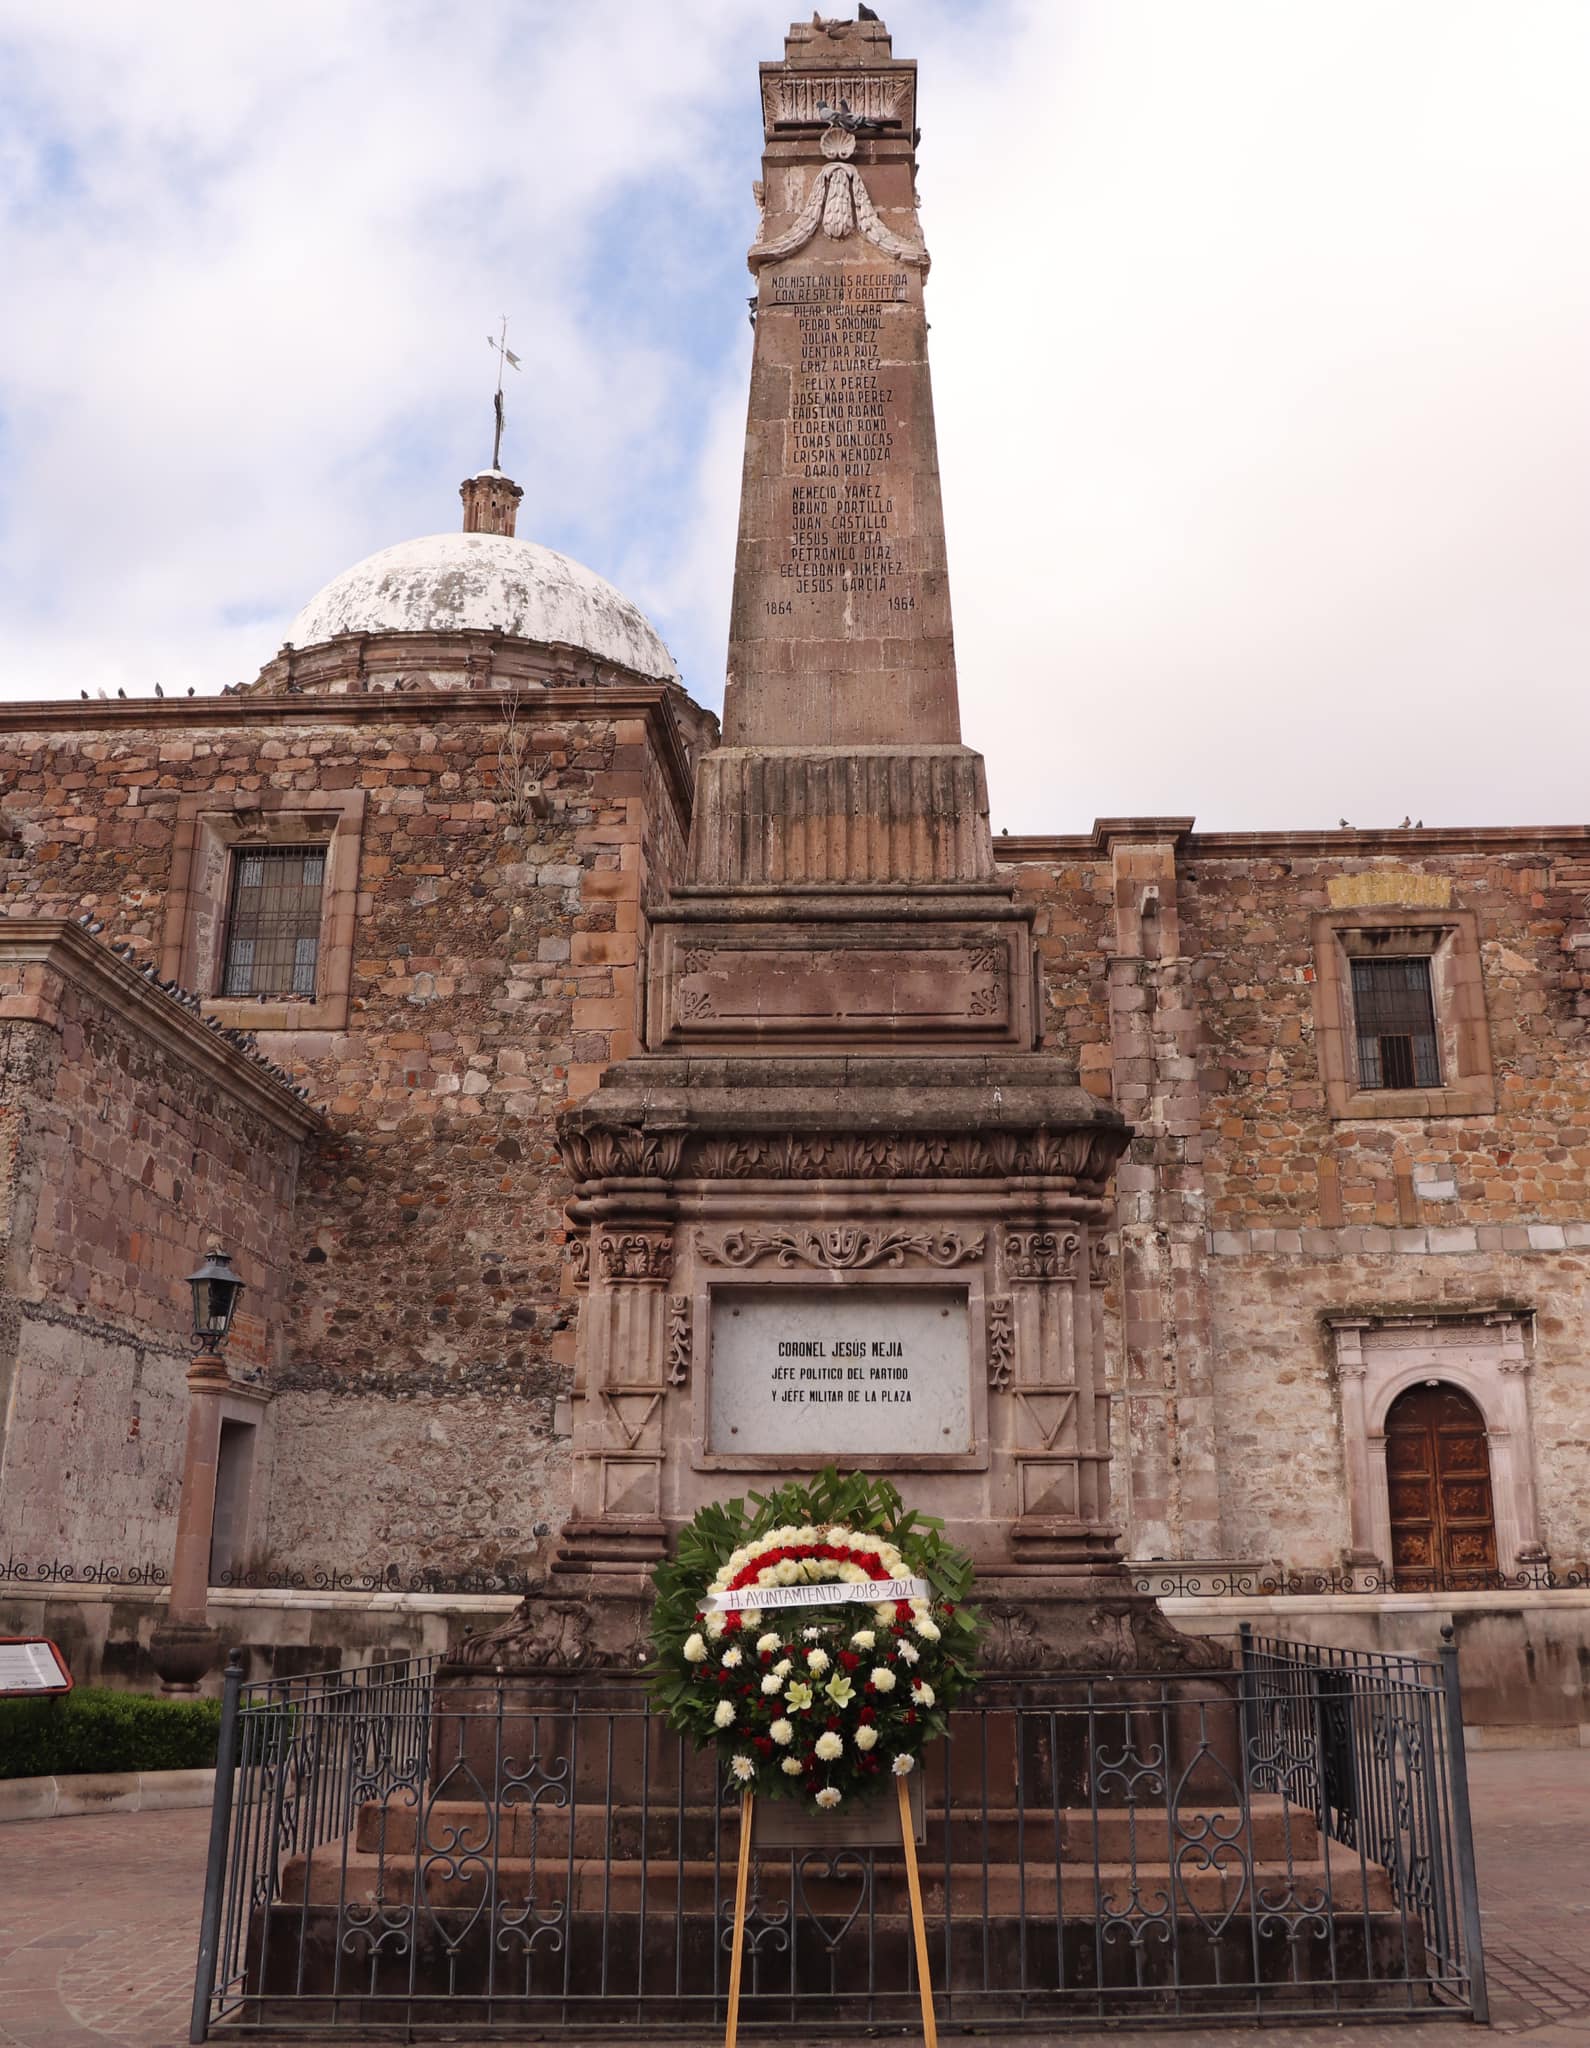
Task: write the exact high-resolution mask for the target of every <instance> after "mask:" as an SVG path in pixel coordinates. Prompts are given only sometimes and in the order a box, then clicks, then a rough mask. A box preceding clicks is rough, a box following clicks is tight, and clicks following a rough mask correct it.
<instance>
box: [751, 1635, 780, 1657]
mask: <svg viewBox="0 0 1590 2048" xmlns="http://www.w3.org/2000/svg"><path fill="white" fill-rule="evenodd" d="M777 1648H778V1637H777V1636H775V1635H771V1634H769V1635H765V1636H758V1637H757V1639H756V1654H757V1655H758V1656H759V1657H771V1656H772V1654H773V1652H774V1651H775V1650H776V1649H777Z"/></svg>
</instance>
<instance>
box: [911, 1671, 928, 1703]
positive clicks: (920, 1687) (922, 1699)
mask: <svg viewBox="0 0 1590 2048" xmlns="http://www.w3.org/2000/svg"><path fill="white" fill-rule="evenodd" d="M911 1697H912V1699H914V1700H915V1701H916V1703H917V1705H918V1706H919V1707H931V1706H932V1704H933V1688H932V1686H931V1685H929V1684H928V1682H927V1680H926V1679H925V1678H919V1679H918V1680H917V1681H916V1683H915V1684H914V1685H913V1686H912V1688H911Z"/></svg>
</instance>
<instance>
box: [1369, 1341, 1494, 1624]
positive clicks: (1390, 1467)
mask: <svg viewBox="0 0 1590 2048" xmlns="http://www.w3.org/2000/svg"><path fill="white" fill-rule="evenodd" d="M1386 1483H1387V1486H1388V1487H1389V1489H1390V1493H1391V1564H1392V1577H1393V1582H1394V1584H1395V1585H1396V1588H1397V1591H1398V1592H1399V1593H1418V1592H1432V1591H1434V1592H1440V1591H1445V1592H1461V1591H1462V1590H1464V1588H1465V1587H1469V1588H1472V1589H1481V1588H1483V1587H1484V1586H1486V1585H1487V1584H1489V1583H1490V1580H1491V1577H1492V1575H1493V1574H1494V1573H1495V1571H1496V1517H1495V1514H1494V1512H1493V1510H1492V1506H1491V1455H1490V1451H1489V1449H1488V1447H1487V1445H1486V1442H1485V1418H1484V1417H1483V1416H1482V1415H1481V1414H1480V1411H1479V1409H1478V1408H1476V1407H1475V1405H1474V1403H1473V1402H1472V1401H1471V1400H1470V1399H1469V1397H1468V1395H1467V1394H1465V1393H1463V1392H1462V1391H1461V1390H1460V1389H1459V1388H1457V1387H1453V1386H1448V1385H1447V1384H1446V1383H1445V1382H1444V1381H1439V1382H1437V1383H1436V1384H1435V1385H1434V1386H1424V1387H1410V1388H1409V1389H1408V1391H1407V1392H1406V1393H1405V1394H1399V1395H1398V1396H1397V1398H1396V1400H1395V1401H1393V1402H1392V1404H1391V1412H1390V1413H1389V1414H1388V1415H1387V1417H1386Z"/></svg>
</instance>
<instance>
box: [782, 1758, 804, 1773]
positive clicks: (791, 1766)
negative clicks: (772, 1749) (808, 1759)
mask: <svg viewBox="0 0 1590 2048" xmlns="http://www.w3.org/2000/svg"><path fill="white" fill-rule="evenodd" d="M779 1769H780V1770H781V1771H782V1772H783V1773H784V1775H785V1777H786V1778H798V1777H799V1776H800V1774H801V1760H800V1758H799V1757H798V1756H787V1757H785V1759H784V1761H783V1762H782V1763H781V1764H780V1765H779Z"/></svg>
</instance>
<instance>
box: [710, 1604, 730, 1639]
mask: <svg viewBox="0 0 1590 2048" xmlns="http://www.w3.org/2000/svg"><path fill="white" fill-rule="evenodd" d="M727 1626H728V1624H727V1623H726V1622H725V1621H724V1619H723V1616H722V1615H721V1614H718V1613H716V1612H714V1613H712V1614H709V1615H708V1616H707V1639H708V1641H709V1642H714V1643H715V1642H716V1641H717V1640H718V1638H719V1636H721V1635H722V1634H723V1631H724V1629H725V1628H726V1627H727Z"/></svg>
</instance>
